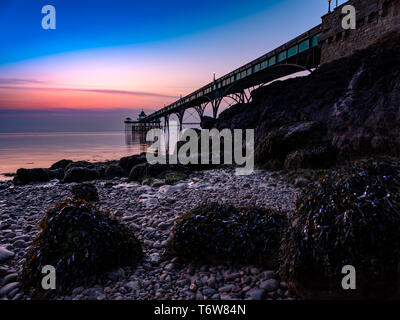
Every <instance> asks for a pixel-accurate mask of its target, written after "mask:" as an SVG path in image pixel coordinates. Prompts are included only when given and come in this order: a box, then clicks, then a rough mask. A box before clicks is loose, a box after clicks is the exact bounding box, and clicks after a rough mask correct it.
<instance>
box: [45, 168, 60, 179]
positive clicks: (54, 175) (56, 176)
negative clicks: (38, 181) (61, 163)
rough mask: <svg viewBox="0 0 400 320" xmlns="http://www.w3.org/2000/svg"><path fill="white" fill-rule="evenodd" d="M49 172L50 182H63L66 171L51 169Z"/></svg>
mask: <svg viewBox="0 0 400 320" xmlns="http://www.w3.org/2000/svg"><path fill="white" fill-rule="evenodd" d="M47 172H48V173H49V179H50V180H53V179H58V180H62V179H63V178H64V170H63V169H50V170H47Z"/></svg>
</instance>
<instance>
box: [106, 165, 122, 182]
mask: <svg viewBox="0 0 400 320" xmlns="http://www.w3.org/2000/svg"><path fill="white" fill-rule="evenodd" d="M127 175H128V174H127V173H126V171H125V170H124V169H122V168H121V167H120V166H118V165H115V164H114V165H110V166H108V167H107V169H106V170H105V172H104V176H105V178H106V179H113V178H121V177H126V176H127Z"/></svg>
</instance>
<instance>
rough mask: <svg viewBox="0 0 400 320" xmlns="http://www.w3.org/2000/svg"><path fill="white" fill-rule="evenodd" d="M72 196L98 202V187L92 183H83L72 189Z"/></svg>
mask: <svg viewBox="0 0 400 320" xmlns="http://www.w3.org/2000/svg"><path fill="white" fill-rule="evenodd" d="M71 193H72V196H73V197H74V198H76V199H82V200H85V201H88V202H90V201H98V200H99V194H98V192H97V188H96V186H94V185H93V184H91V183H81V184H77V185H74V186H72V187H71Z"/></svg>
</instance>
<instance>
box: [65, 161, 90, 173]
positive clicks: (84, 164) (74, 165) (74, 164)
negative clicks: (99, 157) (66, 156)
mask: <svg viewBox="0 0 400 320" xmlns="http://www.w3.org/2000/svg"><path fill="white" fill-rule="evenodd" d="M72 168H88V169H93V168H94V164H93V163H90V162H88V161H74V162H71V163H70V164H68V165H67V166H66V167H65V168H64V170H65V171H68V170H69V169H72Z"/></svg>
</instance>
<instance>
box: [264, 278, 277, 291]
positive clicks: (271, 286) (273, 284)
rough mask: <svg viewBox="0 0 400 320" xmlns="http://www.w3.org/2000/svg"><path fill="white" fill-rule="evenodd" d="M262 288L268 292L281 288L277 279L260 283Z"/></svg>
mask: <svg viewBox="0 0 400 320" xmlns="http://www.w3.org/2000/svg"><path fill="white" fill-rule="evenodd" d="M260 288H261V289H264V290H266V291H267V292H272V291H276V290H277V289H278V288H279V282H278V281H277V280H275V279H268V280H266V281H263V282H261V283H260Z"/></svg>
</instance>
